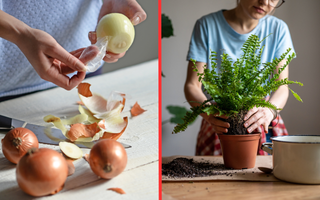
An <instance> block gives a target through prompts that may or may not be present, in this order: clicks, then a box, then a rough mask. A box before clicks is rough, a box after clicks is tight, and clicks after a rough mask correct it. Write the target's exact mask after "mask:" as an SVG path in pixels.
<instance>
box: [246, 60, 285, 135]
mask: <svg viewBox="0 0 320 200" xmlns="http://www.w3.org/2000/svg"><path fill="white" fill-rule="evenodd" d="M286 61H287V60H282V61H281V62H280V63H279V65H278V66H277V69H276V71H275V72H274V73H277V71H278V70H279V68H280V66H283V65H284V64H285V63H286ZM285 78H289V65H288V66H287V67H286V68H285V70H283V71H282V72H281V74H280V75H279V78H278V79H277V80H281V79H285ZM288 97H289V89H288V87H287V86H286V85H282V86H280V87H279V88H278V89H277V90H276V91H274V92H273V94H272V95H271V97H270V99H269V102H270V103H272V104H273V105H275V106H276V107H277V108H281V109H283V108H284V106H285V105H286V103H287V100H288ZM273 118H274V114H273V113H272V111H271V110H270V109H269V108H262V107H259V108H256V107H254V108H253V109H251V110H250V111H249V112H248V113H247V115H246V116H245V118H244V120H247V121H246V123H245V124H244V126H245V127H249V128H248V132H249V133H251V132H252V131H254V130H255V129H256V128H258V127H260V125H263V127H264V130H265V132H268V127H269V124H270V123H271V121H272V120H273Z"/></svg>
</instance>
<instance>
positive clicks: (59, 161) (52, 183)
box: [16, 148, 68, 197]
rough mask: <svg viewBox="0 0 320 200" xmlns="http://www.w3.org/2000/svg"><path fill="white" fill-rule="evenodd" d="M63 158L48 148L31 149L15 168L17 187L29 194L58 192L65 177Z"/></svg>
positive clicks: (42, 194) (37, 194) (65, 169)
mask: <svg viewBox="0 0 320 200" xmlns="http://www.w3.org/2000/svg"><path fill="white" fill-rule="evenodd" d="M67 176H68V165H67V162H66V160H65V158H64V157H63V156H62V155H61V154H60V153H58V152H57V151H55V150H52V149H48V148H40V149H31V150H29V151H28V153H27V154H26V155H24V156H23V157H22V158H21V159H20V161H19V163H18V165H17V168H16V178H17V182H18V185H19V187H20V188H21V189H22V190H23V191H24V192H25V193H27V194H29V195H31V196H35V197H38V196H45V195H49V194H55V193H57V192H59V191H60V190H61V189H62V188H63V186H64V183H65V181H66V179H67Z"/></svg>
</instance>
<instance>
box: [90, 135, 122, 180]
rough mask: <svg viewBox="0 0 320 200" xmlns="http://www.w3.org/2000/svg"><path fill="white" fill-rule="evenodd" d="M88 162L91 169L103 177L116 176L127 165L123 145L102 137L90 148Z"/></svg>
mask: <svg viewBox="0 0 320 200" xmlns="http://www.w3.org/2000/svg"><path fill="white" fill-rule="evenodd" d="M89 164H90V167H91V169H92V171H93V172H94V173H95V174H96V175H98V176H100V177H101V178H104V179H111V178H114V177H116V176H118V175H119V174H120V173H121V172H122V171H123V170H124V169H125V167H126V165H127V153H126V150H125V149H124V147H123V146H122V145H121V144H120V143H119V142H117V141H116V140H113V139H103V140H100V141H99V142H97V143H96V144H95V145H94V146H93V147H92V149H91V151H90V155H89Z"/></svg>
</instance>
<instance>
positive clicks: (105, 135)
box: [98, 117, 128, 140]
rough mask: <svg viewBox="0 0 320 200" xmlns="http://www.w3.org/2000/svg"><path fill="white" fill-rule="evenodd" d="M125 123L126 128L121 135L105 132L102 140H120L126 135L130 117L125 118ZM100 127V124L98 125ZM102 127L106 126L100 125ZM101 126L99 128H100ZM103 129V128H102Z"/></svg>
mask: <svg viewBox="0 0 320 200" xmlns="http://www.w3.org/2000/svg"><path fill="white" fill-rule="evenodd" d="M123 119H124V121H125V122H126V126H125V127H124V128H123V129H122V131H121V132H120V133H109V132H104V133H103V136H102V137H101V138H102V139H113V140H117V139H119V137H120V136H121V135H122V134H123V133H124V131H125V130H126V128H127V126H128V117H124V118H123ZM98 125H99V124H98ZM100 125H101V126H104V124H100ZM100 125H99V126H100ZM101 128H102V127H101Z"/></svg>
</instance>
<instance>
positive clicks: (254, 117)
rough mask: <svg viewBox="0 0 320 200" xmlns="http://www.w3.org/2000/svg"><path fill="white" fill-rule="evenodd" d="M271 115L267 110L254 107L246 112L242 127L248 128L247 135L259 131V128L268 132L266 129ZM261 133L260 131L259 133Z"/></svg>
mask: <svg viewBox="0 0 320 200" xmlns="http://www.w3.org/2000/svg"><path fill="white" fill-rule="evenodd" d="M273 117H274V115H273V113H272V111H271V110H270V109H269V108H265V107H263V108H262V107H258V108H257V107H254V108H252V109H251V110H249V111H248V113H247V114H246V116H245V117H244V120H245V121H246V122H245V123H244V127H246V128H248V129H247V131H248V133H251V132H253V131H254V130H255V129H258V130H260V126H261V125H262V126H263V127H264V131H265V132H268V127H269V124H270V123H271V121H272V120H273ZM260 132H261V131H260Z"/></svg>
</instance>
